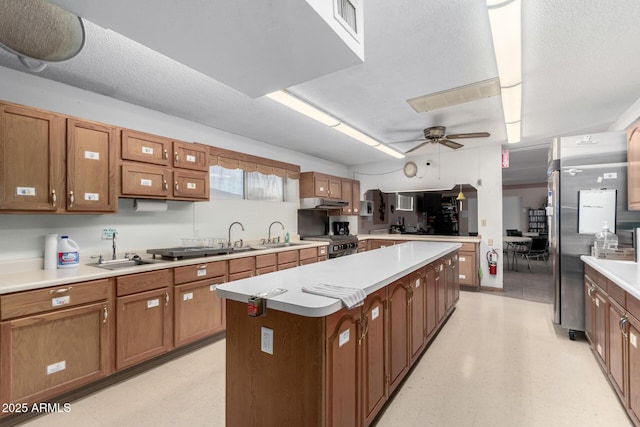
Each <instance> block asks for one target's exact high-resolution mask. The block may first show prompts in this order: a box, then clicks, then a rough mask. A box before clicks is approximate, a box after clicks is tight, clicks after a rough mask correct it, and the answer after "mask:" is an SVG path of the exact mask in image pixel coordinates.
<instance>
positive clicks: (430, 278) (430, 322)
mask: <svg viewBox="0 0 640 427" xmlns="http://www.w3.org/2000/svg"><path fill="white" fill-rule="evenodd" d="M424 271H425V282H426V289H425V293H426V295H425V300H426V306H425V311H426V323H425V326H426V328H427V331H426V336H427V338H429V337H430V336H432V335H433V334H434V332H435V331H436V325H437V324H438V312H437V305H438V298H437V288H438V283H437V281H436V277H438V266H437V265H432V264H429V265H427V266H426V267H425V268H424Z"/></svg>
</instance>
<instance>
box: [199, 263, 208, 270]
mask: <svg viewBox="0 0 640 427" xmlns="http://www.w3.org/2000/svg"><path fill="white" fill-rule="evenodd" d="M205 268H207V264H205V265H200V266H198V270H204V269H205Z"/></svg>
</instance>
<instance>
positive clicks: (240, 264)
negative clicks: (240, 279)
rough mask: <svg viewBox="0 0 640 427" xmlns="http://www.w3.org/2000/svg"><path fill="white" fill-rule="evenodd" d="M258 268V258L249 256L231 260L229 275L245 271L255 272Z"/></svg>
mask: <svg viewBox="0 0 640 427" xmlns="http://www.w3.org/2000/svg"><path fill="white" fill-rule="evenodd" d="M255 266H256V258H255V257H252V256H248V257H245V258H238V259H230V260H229V274H230V275H231V274H235V273H240V272H244V271H253V270H254V268H255Z"/></svg>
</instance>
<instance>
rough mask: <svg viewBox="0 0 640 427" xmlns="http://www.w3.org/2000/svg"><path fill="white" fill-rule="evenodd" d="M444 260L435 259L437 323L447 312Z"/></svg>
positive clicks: (442, 319)
mask: <svg viewBox="0 0 640 427" xmlns="http://www.w3.org/2000/svg"><path fill="white" fill-rule="evenodd" d="M444 264H445V263H444V260H442V259H440V260H438V261H436V275H435V282H436V296H437V297H438V301H437V304H436V313H437V316H436V318H437V321H438V324H440V323H442V322H443V321H444V318H445V315H446V314H447V310H446V300H447V279H446V274H445V269H444Z"/></svg>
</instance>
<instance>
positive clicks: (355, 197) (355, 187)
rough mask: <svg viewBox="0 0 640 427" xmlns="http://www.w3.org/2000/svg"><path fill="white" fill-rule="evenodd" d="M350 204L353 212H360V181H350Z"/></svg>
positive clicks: (355, 213)
mask: <svg viewBox="0 0 640 427" xmlns="http://www.w3.org/2000/svg"><path fill="white" fill-rule="evenodd" d="M351 193H352V194H351V200H352V202H351V206H353V209H352V211H353V214H354V215H359V214H360V181H351Z"/></svg>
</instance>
